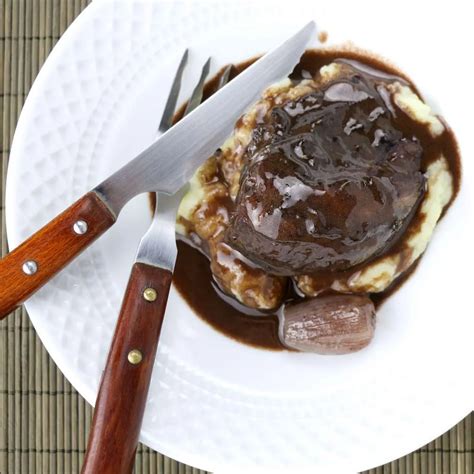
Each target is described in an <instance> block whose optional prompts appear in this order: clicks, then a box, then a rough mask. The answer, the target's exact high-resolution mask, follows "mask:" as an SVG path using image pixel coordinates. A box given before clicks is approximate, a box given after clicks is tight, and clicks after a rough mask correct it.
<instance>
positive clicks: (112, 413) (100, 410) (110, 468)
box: [82, 50, 232, 474]
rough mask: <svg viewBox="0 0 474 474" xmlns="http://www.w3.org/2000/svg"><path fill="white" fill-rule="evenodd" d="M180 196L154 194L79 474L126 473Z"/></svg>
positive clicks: (199, 92)
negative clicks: (152, 209) (150, 218)
mask: <svg viewBox="0 0 474 474" xmlns="http://www.w3.org/2000/svg"><path fill="white" fill-rule="evenodd" d="M187 59H188V50H186V51H185V52H184V54H183V56H182V58H181V61H180V63H179V66H178V69H177V71H176V74H175V77H174V80H173V83H172V86H171V89H170V92H169V95H168V99H167V101H166V105H165V109H164V112H163V115H162V118H161V121H160V125H159V127H158V133H159V134H162V133H164V132H165V131H166V130H168V129H169V128H170V127H171V126H172V124H173V118H174V117H175V112H176V104H177V99H178V95H179V92H180V88H181V79H182V76H183V72H184V70H185V68H186V64H187ZM210 60H211V58H209V59H208V60H207V61H206V63H205V64H204V66H203V67H202V70H201V75H200V78H199V81H198V82H197V84H196V86H195V88H194V90H193V92H192V94H191V98H190V99H189V102H188V104H187V106H186V109H185V111H184V114H183V115H186V114H188V113H189V112H191V111H192V110H193V109H194V108H196V107H197V106H198V105H199V104H200V103H201V102H202V98H203V91H204V85H205V81H206V78H207V76H208V74H209V70H210ZM231 68H232V66H228V67H227V68H226V69H225V70H224V71H223V73H222V75H221V80H220V82H219V84H218V88H220V87H222V86H224V85H225V84H226V83H227V82H228V81H229V79H230V74H231ZM182 195H183V191H181V192H180V193H176V194H174V195H172V196H166V195H164V194H160V195H159V196H158V195H156V205H155V212H154V215H153V220H152V223H151V225H150V227H149V229H148V231H147V232H146V233H145V235H144V236H143V238H142V240H141V242H140V245H139V247H138V252H137V257H136V261H135V263H134V265H133V267H132V270H131V274H130V278H129V281H128V285H127V289H126V291H125V296H124V298H123V301H122V307H121V310H120V315H119V318H118V321H117V325H116V327H115V334H114V336H113V339H112V343H111V346H110V350H109V355H108V358H107V363H106V366H105V370H104V372H103V375H102V381H101V385H100V389H99V394H98V396H97V401H96V405H95V410H94V418H93V420H92V426H91V432H90V434H89V441H88V446H87V451H86V455H85V460H84V464H83V467H82V474H99V473H100V474H107V473H111V474H112V473H113V474H122V473H123V474H129V473H131V472H132V468H133V463H134V458H135V451H136V448H137V444H138V437H139V434H140V427H141V424H142V419H143V412H144V409H145V404H146V398H147V394H148V389H149V385H150V380H151V374H152V370H153V364H154V361H155V355H156V350H157V346H158V339H159V337H160V332H161V327H162V323H163V317H164V313H165V309H166V303H167V300H168V293H169V289H170V285H171V280H172V273H173V268H174V263H175V261H176V256H177V247H176V237H175V222H176V214H177V210H178V206H179V202H180V200H181V197H182Z"/></svg>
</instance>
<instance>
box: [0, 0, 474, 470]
mask: <svg viewBox="0 0 474 474" xmlns="http://www.w3.org/2000/svg"><path fill="white" fill-rule="evenodd" d="M89 1H90V0H0V2H1V5H0V8H1V12H0V23H1V26H0V28H1V33H2V36H1V41H2V50H1V51H0V54H1V56H0V62H1V66H2V67H1V70H2V71H3V73H2V74H1V76H0V82H1V90H0V94H1V95H0V103H1V107H2V109H1V114H0V120H1V128H2V135H1V137H0V140H1V143H0V148H1V153H2V181H1V202H0V214H1V222H2V229H1V246H2V255H3V254H4V253H5V252H6V237H5V220H4V183H5V178H6V168H7V162H8V155H9V150H10V144H11V140H12V137H13V132H14V130H15V126H16V123H17V120H18V115H19V113H20V110H21V108H22V106H23V103H24V100H25V97H26V95H27V94H28V91H29V89H30V86H31V84H32V82H33V80H34V78H35V77H36V75H37V73H38V71H39V68H40V67H41V65H42V64H43V62H44V60H45V59H46V57H47V55H48V54H49V52H50V51H51V49H52V47H53V46H54V45H55V43H56V41H57V40H58V38H59V37H60V36H61V34H62V33H63V32H64V31H65V29H66V28H67V26H68V25H69V24H70V23H71V22H72V20H73V19H74V18H75V17H76V16H77V15H78V14H79V13H80V12H81V10H82V9H83V8H85V7H86V6H87V4H88V3H89ZM0 284H1V283H0ZM466 376H467V377H468V376H469V374H466ZM470 376H472V374H471V375H470ZM91 414H92V409H91V407H90V406H89V405H88V404H87V403H86V402H85V401H84V400H83V399H82V397H81V396H80V395H79V394H78V393H77V392H76V391H75V390H74V388H73V387H72V386H71V384H70V383H69V382H68V381H67V380H66V379H65V378H64V377H63V375H62V374H61V372H60V371H59V370H58V368H57V367H56V365H55V364H54V362H53V361H52V360H51V359H50V358H49V356H48V354H47V352H46V350H45V349H44V347H43V345H42V344H41V342H40V340H39V339H38V337H37V336H36V334H35V332H34V330H33V328H32V326H31V324H30V322H29V319H28V316H27V314H26V312H25V311H24V309H19V310H17V312H16V314H15V315H12V316H11V317H9V318H7V319H6V320H4V321H3V322H1V323H0V423H1V426H0V474H14V473H21V474H55V473H58V474H70V473H71V474H72V473H78V472H79V471H80V466H81V462H82V458H83V455H84V450H85V446H86V441H87V432H88V429H89V425H90V420H91ZM473 419H474V416H473V414H472V413H471V415H470V416H468V417H467V418H466V419H464V420H463V421H462V422H461V423H459V424H458V425H457V426H455V427H454V428H453V429H452V430H450V431H449V432H447V433H446V434H444V435H443V436H441V437H440V438H438V439H437V440H435V441H433V442H432V443H430V444H428V445H427V446H425V447H423V448H421V449H419V450H418V451H416V452H414V453H412V454H410V455H409V456H406V457H404V458H401V459H399V460H397V461H394V462H392V463H390V464H387V465H385V466H382V467H379V468H377V469H372V470H371V471H367V474H368V473H370V474H376V473H377V474H379V473H380V474H382V473H383V474H432V473H436V474H473V473H474V471H473V454H474V444H473V440H474V432H473ZM204 429H205V427H203V430H204ZM135 472H136V473H137V474H145V473H146V474H152V473H153V474H155V473H166V474H178V473H179V474H181V473H202V472H204V471H200V470H198V469H194V468H191V467H189V466H185V465H184V464H180V463H178V462H176V461H174V460H172V459H169V458H167V457H165V456H163V455H161V454H158V453H156V452H154V451H152V450H150V449H149V448H147V447H144V446H141V445H140V447H139V449H138V455H137V460H136V469H135ZM290 474H293V473H290Z"/></svg>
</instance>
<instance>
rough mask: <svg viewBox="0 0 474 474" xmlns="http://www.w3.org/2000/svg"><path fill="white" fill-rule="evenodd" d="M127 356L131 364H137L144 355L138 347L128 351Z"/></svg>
mask: <svg viewBox="0 0 474 474" xmlns="http://www.w3.org/2000/svg"><path fill="white" fill-rule="evenodd" d="M127 358H128V361H129V362H130V364H133V365H137V364H139V363H140V362H141V361H142V359H143V356H142V353H141V352H140V351H139V350H138V349H133V351H130V352H129V353H128V356H127Z"/></svg>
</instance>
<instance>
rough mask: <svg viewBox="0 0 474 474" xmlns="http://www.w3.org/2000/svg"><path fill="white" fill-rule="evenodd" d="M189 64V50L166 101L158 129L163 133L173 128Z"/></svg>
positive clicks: (181, 61)
mask: <svg viewBox="0 0 474 474" xmlns="http://www.w3.org/2000/svg"><path fill="white" fill-rule="evenodd" d="M187 62H188V49H186V50H185V51H184V53H183V56H182V58H181V60H180V62H179V66H178V69H177V70H176V74H175V76H174V79H173V84H172V85H171V89H170V93H169V95H168V99H167V100H166V105H165V110H164V112H163V115H162V117H161V122H160V125H159V127H158V130H159V131H160V132H162V133H164V132H166V130H168V129H169V128H170V127H171V124H172V121H173V115H174V111H175V109H176V103H177V101H178V96H179V91H180V89H181V79H182V77H183V72H184V68H185V67H186V64H187Z"/></svg>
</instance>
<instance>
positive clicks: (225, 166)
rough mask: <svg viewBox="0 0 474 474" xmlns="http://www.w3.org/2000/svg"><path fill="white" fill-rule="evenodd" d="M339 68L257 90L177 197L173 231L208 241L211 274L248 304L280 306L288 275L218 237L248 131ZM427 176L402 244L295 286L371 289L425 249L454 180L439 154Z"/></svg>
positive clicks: (399, 93)
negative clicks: (350, 268) (263, 266)
mask: <svg viewBox="0 0 474 474" xmlns="http://www.w3.org/2000/svg"><path fill="white" fill-rule="evenodd" d="M340 70H341V65H340V64H339V63H332V64H330V65H328V66H324V67H323V68H321V71H320V75H319V76H318V79H317V81H318V82H316V80H312V79H311V80H304V81H302V82H300V83H299V84H297V85H296V86H294V85H292V83H291V81H290V80H289V79H285V80H283V81H281V82H279V83H277V84H274V85H272V86H270V87H269V88H268V89H266V90H265V91H264V93H263V94H262V98H261V99H260V100H259V101H258V102H256V103H255V104H254V105H253V106H252V107H251V108H250V109H249V111H248V112H247V113H246V114H245V115H243V116H242V117H241V118H240V119H239V121H238V122H237V124H236V127H235V130H234V133H233V134H232V135H231V136H230V137H229V139H228V140H227V141H226V142H225V143H224V144H223V146H222V148H221V150H220V152H219V153H217V154H216V155H214V156H212V157H210V158H209V159H208V160H207V161H206V162H205V163H204V164H203V165H202V166H201V167H200V168H199V169H198V170H197V171H196V173H195V175H194V177H193V178H192V180H191V181H190V189H189V192H188V193H187V194H186V196H185V197H184V198H183V200H182V202H181V205H180V208H179V211H178V222H177V230H178V232H180V233H181V234H183V235H190V234H192V233H194V234H196V235H197V236H198V237H199V239H201V240H202V241H205V242H206V243H207V249H208V253H209V257H210V259H211V268H212V270H213V273H214V275H215V277H216V279H217V280H218V282H219V283H220V285H221V286H222V287H223V289H224V290H225V291H227V292H228V293H230V294H232V295H233V296H234V297H235V298H237V299H238V300H239V301H240V302H242V303H244V304H246V305H247V306H250V307H254V308H259V309H271V308H275V307H277V306H278V305H279V304H280V303H281V301H282V299H283V296H284V292H285V286H286V278H284V277H276V276H272V275H269V274H266V273H264V272H263V271H262V270H260V269H258V268H255V267H254V266H253V265H252V264H251V262H248V261H247V260H246V259H245V258H244V257H243V256H242V255H241V254H239V253H238V252H236V251H235V250H233V249H231V248H230V247H228V246H227V245H226V244H225V243H224V242H223V241H222V239H223V234H224V232H225V230H226V228H227V227H228V225H229V215H228V212H227V211H226V207H225V205H221V203H222V202H224V201H225V200H231V201H234V200H235V198H236V196H237V193H238V190H239V181H240V175H241V170H242V167H243V158H244V153H245V150H246V147H247V146H248V144H249V143H250V140H251V138H252V132H253V129H254V124H255V121H256V118H258V117H259V116H264V115H265V114H266V113H267V112H268V111H269V110H270V109H271V108H272V107H273V106H274V105H278V104H281V103H284V102H285V101H288V100H291V99H296V98H298V97H301V96H303V95H305V94H307V93H308V92H311V91H312V90H314V88H315V87H317V86H318V85H321V84H324V83H325V82H326V81H330V80H332V79H334V78H336V77H337V76H338V75H339V74H340ZM388 90H389V91H390V93H391V94H392V100H393V101H394V102H395V103H396V105H397V106H398V107H399V108H400V109H401V110H403V111H404V112H405V113H406V114H408V115H409V116H410V117H411V118H412V119H413V120H416V121H418V122H420V123H422V124H424V125H426V126H427V127H428V129H429V131H430V133H431V134H432V135H433V137H436V136H438V135H440V134H442V133H443V131H444V125H443V124H442V122H441V121H440V120H439V119H438V117H436V115H434V113H433V112H432V110H431V108H430V107H429V106H428V105H427V104H425V103H424V102H423V101H421V99H420V98H419V97H418V96H417V95H416V94H415V93H414V92H413V91H412V90H411V89H410V88H409V87H408V86H406V85H404V84H401V83H400V82H397V81H394V82H393V83H391V84H389V85H388ZM426 177H427V193H426V194H425V196H424V198H423V201H422V203H421V208H420V213H419V215H420V218H419V220H418V223H417V229H416V232H409V233H407V234H405V235H403V236H402V237H401V244H402V245H400V246H399V248H401V249H402V250H400V252H398V253H390V254H389V255H387V256H382V257H379V258H377V259H375V260H374V261H372V262H370V263H368V264H366V265H365V266H363V267H362V269H359V270H358V271H356V272H353V273H350V272H345V273H344V277H340V276H339V277H337V276H335V278H334V279H333V280H332V281H331V280H330V281H328V279H327V278H325V279H318V278H317V277H315V276H311V275H300V276H297V277H294V280H295V283H296V284H297V286H298V287H299V289H300V290H301V291H302V292H303V293H304V294H306V295H307V296H316V295H318V294H319V293H321V292H322V291H324V290H327V289H328V288H331V289H333V290H336V291H340V292H344V293H361V292H364V293H375V292H381V291H383V290H385V289H386V288H387V287H389V286H390V285H391V283H392V282H393V281H394V280H395V279H396V278H397V277H399V276H400V275H401V274H402V273H403V272H405V271H406V270H407V269H408V268H409V267H410V266H411V265H412V264H413V263H414V262H415V261H416V260H417V259H418V257H419V256H420V255H421V254H422V253H423V252H424V250H425V249H426V247H427V245H428V243H429V240H430V238H431V235H432V233H433V230H434V228H435V226H436V223H437V222H438V220H439V218H440V216H441V214H442V212H443V209H444V207H445V206H446V205H447V204H448V203H449V201H450V200H451V198H452V196H453V192H454V190H453V180H452V176H451V173H450V170H449V167H448V162H447V160H446V158H445V157H444V156H439V158H437V159H436V160H434V161H432V162H431V164H430V165H429V167H428V168H427V170H426ZM223 181H225V183H226V184H224V182H223Z"/></svg>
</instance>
